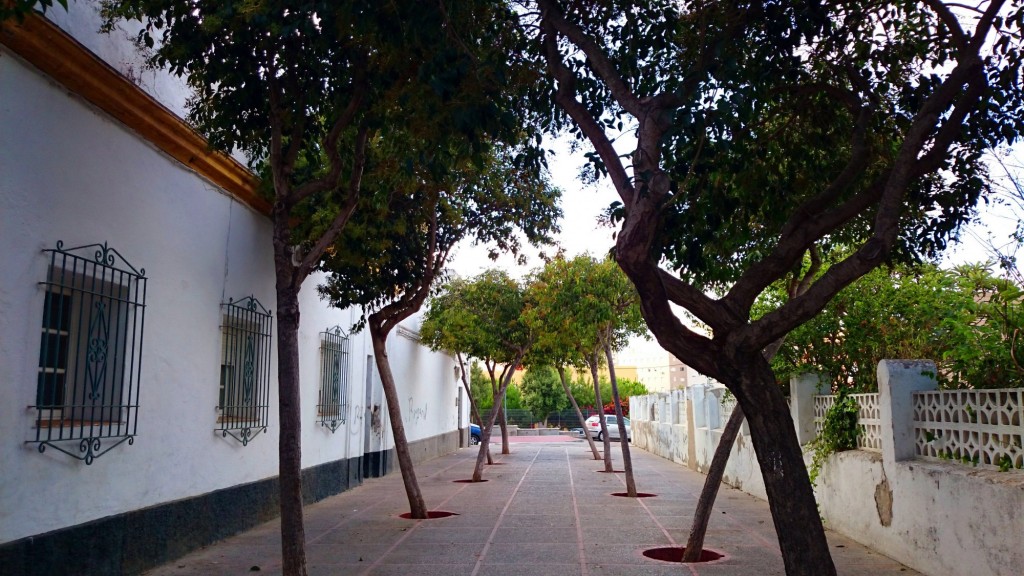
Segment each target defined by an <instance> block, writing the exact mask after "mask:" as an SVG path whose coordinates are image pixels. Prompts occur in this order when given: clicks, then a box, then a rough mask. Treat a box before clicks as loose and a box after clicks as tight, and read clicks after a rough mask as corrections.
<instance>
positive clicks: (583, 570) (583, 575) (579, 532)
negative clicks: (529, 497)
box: [565, 448, 588, 576]
mask: <svg viewBox="0 0 1024 576" xmlns="http://www.w3.org/2000/svg"><path fill="white" fill-rule="evenodd" d="M565 461H566V464H567V465H568V466H569V488H570V489H571V490H572V513H573V515H574V516H575V517H576V544H577V546H579V551H580V576H587V574H588V572H587V558H586V554H585V553H584V550H585V546H584V545H583V522H581V521H580V507H579V503H578V502H577V501H576V480H575V478H573V476H572V460H570V459H569V449H568V448H566V449H565Z"/></svg>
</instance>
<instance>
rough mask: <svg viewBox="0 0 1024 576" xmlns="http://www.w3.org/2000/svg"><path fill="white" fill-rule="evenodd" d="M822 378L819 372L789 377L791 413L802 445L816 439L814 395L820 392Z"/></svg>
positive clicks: (797, 436)
mask: <svg viewBox="0 0 1024 576" xmlns="http://www.w3.org/2000/svg"><path fill="white" fill-rule="evenodd" d="M821 381H822V378H821V376H820V375H818V374H801V375H799V376H793V377H792V378H790V379H789V413H790V415H791V416H792V417H793V425H794V426H796V438H797V440H798V441H799V442H800V444H801V445H804V444H807V443H808V442H810V441H812V440H814V437H815V435H816V434H815V432H814V396H815V395H816V394H820V387H821Z"/></svg>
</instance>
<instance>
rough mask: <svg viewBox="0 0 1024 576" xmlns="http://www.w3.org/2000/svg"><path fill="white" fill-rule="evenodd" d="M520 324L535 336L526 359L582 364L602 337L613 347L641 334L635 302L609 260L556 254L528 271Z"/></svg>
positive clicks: (630, 289) (632, 292)
mask: <svg viewBox="0 0 1024 576" xmlns="http://www.w3.org/2000/svg"><path fill="white" fill-rule="evenodd" d="M529 300H530V303H531V306H530V307H529V308H528V309H527V311H526V313H525V322H527V323H528V324H529V325H530V326H531V327H532V330H533V331H534V332H535V333H536V334H537V342H536V343H535V345H534V348H533V353H532V356H531V362H538V363H558V364H563V365H565V364H572V365H575V366H582V365H585V363H586V362H587V359H589V358H591V357H592V356H593V355H594V353H595V351H597V350H599V349H600V348H601V346H602V344H603V342H605V341H609V342H610V343H611V345H612V348H613V349H619V348H621V347H622V346H624V345H625V343H626V342H627V341H628V340H629V338H630V336H632V335H634V334H640V333H642V332H644V329H645V324H644V322H643V317H642V316H641V314H640V302H639V298H638V297H637V294H636V290H635V289H634V288H633V285H632V284H631V283H630V282H629V279H628V278H627V277H626V275H625V274H623V273H622V271H621V270H620V269H619V267H618V265H617V264H616V263H615V261H614V260H611V259H609V258H606V259H604V260H600V261H599V260H596V259H594V258H593V257H591V256H589V255H582V256H577V257H575V258H573V259H571V260H566V259H565V258H562V257H559V258H555V259H553V260H551V261H550V262H548V263H547V264H546V265H545V266H544V268H543V269H542V270H539V271H537V272H535V273H534V274H533V277H532V279H531V283H530V288H529Z"/></svg>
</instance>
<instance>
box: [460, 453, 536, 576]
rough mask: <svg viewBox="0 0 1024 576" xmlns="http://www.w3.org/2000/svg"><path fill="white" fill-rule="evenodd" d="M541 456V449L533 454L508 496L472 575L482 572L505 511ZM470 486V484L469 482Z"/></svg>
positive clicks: (475, 575)
mask: <svg viewBox="0 0 1024 576" xmlns="http://www.w3.org/2000/svg"><path fill="white" fill-rule="evenodd" d="M539 456H540V450H537V453H536V454H534V455H533V460H531V461H530V465H529V466H527V467H526V470H524V471H523V477H522V478H520V479H519V483H518V484H516V489H515V490H513V491H512V494H511V495H510V496H509V497H508V501H507V502H505V507H504V508H502V509H501V514H498V521H497V522H495V523H494V528H492V529H491V535H490V536H488V537H487V543H486V544H484V549H483V550H481V551H480V556H479V557H478V558H477V559H476V565H475V566H473V573H472V574H471V575H470V576H477V574H479V573H480V565H481V563H483V561H484V558H485V557H487V551H488V550H490V549H491V544H492V543H493V542H494V535H495V534H497V533H498V527H499V526H501V521H502V520H504V519H505V513H506V512H508V509H509V506H511V505H512V500H514V499H515V497H516V494H518V493H519V489H520V488H522V487H523V482H525V481H526V476H527V474H529V473H530V470H531V469H532V468H533V464H534V463H535V462H536V461H537V458H538V457H539ZM467 486H468V484H467Z"/></svg>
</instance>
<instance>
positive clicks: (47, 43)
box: [0, 14, 271, 216]
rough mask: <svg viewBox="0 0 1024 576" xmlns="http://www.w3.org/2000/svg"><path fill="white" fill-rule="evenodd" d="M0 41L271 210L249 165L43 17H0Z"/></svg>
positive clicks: (260, 207) (258, 208) (206, 175)
mask: <svg viewBox="0 0 1024 576" xmlns="http://www.w3.org/2000/svg"><path fill="white" fill-rule="evenodd" d="M0 44H3V45H4V46H6V47H7V48H9V49H10V50H11V51H12V52H14V53H15V54H17V55H18V56H20V57H21V58H23V59H25V60H26V61H27V62H29V63H30V64H32V65H33V66H35V67H36V68H38V69H39V70H41V71H42V72H43V73H45V74H46V75H48V76H50V77H51V78H53V79H54V80H56V81H57V82H58V83H60V84H61V85H63V86H64V87H65V88H67V89H68V90H70V91H71V92H73V93H75V94H77V95H79V96H81V97H82V98H84V99H85V100H87V101H89V102H90V103H92V104H93V105H94V106H96V107H97V108H99V109H100V110H103V111H104V112H106V113H107V114H109V115H110V116H112V117H114V118H116V119H117V120H119V121H120V122H121V123H123V124H124V125H125V126H127V127H128V128H130V129H132V130H133V131H135V132H136V133H137V134H139V135H140V136H141V137H143V138H145V139H146V140H148V141H149V142H151V143H153V144H154V145H155V146H156V147H157V148H159V149H160V150H163V151H164V152H165V153H167V154H168V155H170V156H171V157H173V158H174V159H175V160H177V161H179V162H181V163H182V164H184V165H185V166H188V167H189V168H190V169H192V170H194V171H195V172H196V173H198V174H199V175H201V176H203V177H204V178H206V179H207V180H209V181H210V182H212V183H214V184H215V185H217V186H219V187H220V188H222V189H224V190H225V191H226V192H228V193H229V194H231V195H233V196H234V197H236V198H238V199H239V200H240V201H242V202H245V203H246V204H248V205H249V206H251V207H252V208H253V209H255V210H256V211H258V212H260V213H262V214H265V215H268V216H269V215H270V212H271V205H270V202H268V201H267V200H266V199H264V198H262V197H261V196H260V195H259V194H258V192H257V190H258V187H259V179H258V178H256V176H254V175H253V174H252V172H250V171H249V169H248V168H246V167H245V166H244V165H243V164H242V163H240V162H238V161H237V160H235V159H234V158H232V157H230V156H228V155H227V154H224V153H222V152H217V151H214V150H211V149H210V146H209V143H208V142H207V141H206V139H205V138H203V137H202V136H200V135H199V134H198V133H197V132H196V131H195V130H194V129H193V128H192V127H191V126H190V125H189V124H188V123H186V122H185V121H184V120H182V119H181V118H179V117H178V116H177V115H176V114H174V113H173V112H171V111H170V110H168V109H167V108H166V107H164V106H163V105H162V104H160V103H159V102H158V101H157V100H156V99H154V98H153V97H152V96H150V95H149V94H147V93H146V92H145V91H143V90H142V89H141V88H139V87H138V86H136V85H135V84H133V83H132V82H130V81H129V80H128V79H127V78H125V77H124V76H122V75H121V74H119V73H118V72H117V71H116V70H115V69H114V68H112V67H111V66H110V65H109V64H107V63H106V62H104V61H103V60H101V59H100V58H98V57H97V56H96V55H95V54H93V53H92V52H90V51H89V49H87V48H86V47H85V46H83V45H82V44H81V43H79V42H78V41H77V40H75V39H74V38H72V37H71V36H70V35H69V34H67V33H66V32H64V31H63V30H61V29H60V28H58V27H57V26H56V25H54V24H53V23H52V22H50V21H49V20H47V19H46V18H44V17H42V16H40V15H38V14H29V15H27V16H26V17H25V20H24V21H23V22H22V23H20V24H19V23H17V22H14V21H9V22H2V23H0Z"/></svg>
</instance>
